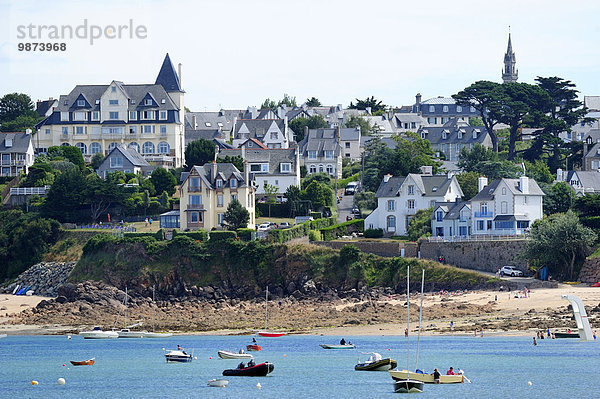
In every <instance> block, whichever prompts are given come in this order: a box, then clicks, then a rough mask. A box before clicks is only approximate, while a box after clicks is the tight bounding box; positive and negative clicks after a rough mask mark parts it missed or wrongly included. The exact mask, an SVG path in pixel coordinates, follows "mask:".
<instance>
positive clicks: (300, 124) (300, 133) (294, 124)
mask: <svg viewBox="0 0 600 399" xmlns="http://www.w3.org/2000/svg"><path fill="white" fill-rule="evenodd" d="M289 127H290V129H292V131H293V132H294V133H295V134H296V142H300V141H302V140H303V139H304V127H308V128H309V129H323V128H326V127H327V122H326V121H325V118H323V116H321V115H319V114H317V115H313V116H311V117H309V118H301V117H299V118H295V119H294V120H293V121H291V122H290V123H289Z"/></svg>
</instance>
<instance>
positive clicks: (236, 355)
mask: <svg viewBox="0 0 600 399" xmlns="http://www.w3.org/2000/svg"><path fill="white" fill-rule="evenodd" d="M218 354H219V357H220V358H221V359H254V356H252V354H250V353H244V352H241V353H235V352H229V351H219V352H218Z"/></svg>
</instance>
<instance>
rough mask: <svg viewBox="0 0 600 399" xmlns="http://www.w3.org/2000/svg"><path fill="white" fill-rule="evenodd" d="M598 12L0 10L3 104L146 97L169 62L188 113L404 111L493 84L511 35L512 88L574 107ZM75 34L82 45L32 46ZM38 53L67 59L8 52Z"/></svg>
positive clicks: (266, 2)
mask: <svg viewBox="0 0 600 399" xmlns="http://www.w3.org/2000/svg"><path fill="white" fill-rule="evenodd" d="M599 11H600V2H598V1H573V2H566V1H564V0H561V1H555V0H546V1H537V0H533V1H530V0H520V1H513V0H504V1H493V2H492V1H481V0H478V1H469V0H465V1H462V0H455V1H448V0H426V1H418V2H415V1H404V0H390V1H385V0H371V1H354V0H318V1H317V0H315V1H313V0H307V1H300V0H298V1H285V0H252V1H251V0H196V1H194V0H178V1H167V0H149V1H141V0H131V1H125V0H119V1H116V0H103V1H75V0H55V1H52V2H39V1H32V0H0V96H1V95H4V94H6V93H12V92H23V93H27V94H29V95H30V96H31V98H32V99H33V100H34V101H35V100H37V99H47V98H49V97H54V98H57V97H59V96H60V95H61V94H68V93H69V92H70V91H71V90H72V89H73V87H74V86H75V85H77V84H109V83H110V82H111V81H112V80H120V81H122V82H124V83H126V84H134V83H154V81H155V79H156V75H157V74H158V71H159V69H160V66H161V64H162V61H163V59H164V57H165V54H166V53H169V55H170V57H171V60H172V61H173V63H174V64H175V67H176V68H177V64H178V63H181V64H182V85H183V88H184V90H185V91H186V95H185V105H186V106H187V107H188V108H190V109H191V110H192V111H215V110H218V109H221V108H224V109H245V108H246V107H248V106H252V105H254V106H259V105H260V104H261V103H262V102H263V100H264V99H265V98H267V97H268V98H271V99H276V100H279V99H281V98H282V97H283V95H284V93H287V94H289V95H291V96H294V97H296V99H297V100H298V103H302V102H303V101H305V100H306V99H307V98H310V97H313V96H314V97H317V98H318V99H319V100H320V101H321V102H322V103H323V104H326V105H336V104H343V105H344V106H347V105H348V104H349V103H350V101H354V100H355V99H356V98H361V99H364V98H366V97H368V96H375V97H376V98H377V99H379V100H382V101H383V102H384V103H385V104H388V105H394V106H400V105H411V104H413V103H414V101H415V94H416V93H421V94H422V96H423V100H425V99H428V98H432V97H437V96H450V95H452V94H454V93H456V92H458V91H459V90H461V89H463V88H465V87H466V86H468V85H469V84H471V83H473V82H475V81H478V80H492V81H497V82H501V81H502V80H501V70H502V67H503V57H504V53H505V52H506V46H507V40H508V32H509V26H510V32H511V34H512V44H513V50H514V51H515V53H516V59H517V68H518V70H519V81H520V82H528V83H534V79H535V78H536V77H537V76H560V77H562V78H565V79H569V80H571V81H573V82H574V83H575V84H576V85H577V88H578V89H579V91H580V92H581V95H582V96H583V95H600V79H599V76H600V51H598V45H599V43H600V17H598V15H600V13H599ZM84 21H87V27H88V28H87V29H86V28H85V27H84V28H81V30H80V32H81V36H83V33H84V32H85V33H86V36H87V38H83V39H80V38H70V37H66V38H62V39H60V38H48V31H49V30H50V28H47V31H42V33H43V35H45V36H43V38H42V39H39V38H38V37H37V36H36V35H35V33H36V29H37V28H38V27H40V26H58V27H61V26H63V25H64V26H68V27H72V28H73V29H75V28H77V27H78V26H82V25H83V24H84ZM30 25H32V26H34V28H33V30H32V32H33V33H34V35H30V34H29V31H28V30H27V29H28V28H27V27H28V26H30ZM92 25H94V26H97V27H98V29H108V32H109V34H108V36H110V33H111V32H112V31H111V30H110V29H111V28H110V26H111V25H128V26H129V25H131V26H133V27H134V30H135V29H142V30H143V29H145V34H141V35H139V36H135V35H134V37H133V38H130V37H129V35H128V31H129V29H124V30H122V32H125V33H122V36H123V37H121V38H112V39H111V38H108V37H102V38H98V39H96V40H95V41H94V43H93V44H91V43H90V39H89V37H90V35H91V33H90V32H92V31H91V28H90V27H91V26H92ZM23 31H25V35H21V34H20V33H23ZM66 32H68V31H66ZM138 32H141V31H138ZM47 41H50V42H56V43H65V44H66V49H65V51H51V52H46V51H45V52H40V51H35V52H34V51H18V46H19V44H20V43H21V44H22V45H25V44H26V43H36V42H47Z"/></svg>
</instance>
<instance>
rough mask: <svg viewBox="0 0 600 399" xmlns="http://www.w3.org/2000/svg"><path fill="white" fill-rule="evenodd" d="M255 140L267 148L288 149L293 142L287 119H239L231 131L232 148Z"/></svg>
mask: <svg viewBox="0 0 600 399" xmlns="http://www.w3.org/2000/svg"><path fill="white" fill-rule="evenodd" d="M250 138H255V139H258V140H259V141H260V142H261V143H263V144H264V145H265V146H266V147H267V148H289V147H290V142H292V141H293V139H294V138H293V135H292V131H291V130H290V129H289V127H288V120H287V117H284V118H283V119H239V120H237V121H236V123H235V126H234V129H233V147H234V148H238V147H239V146H240V145H241V144H243V143H245V142H246V141H247V140H248V139H250Z"/></svg>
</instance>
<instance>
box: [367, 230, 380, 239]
mask: <svg viewBox="0 0 600 399" xmlns="http://www.w3.org/2000/svg"><path fill="white" fill-rule="evenodd" d="M381 237H383V229H381V228H380V229H366V230H365V238H381Z"/></svg>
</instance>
